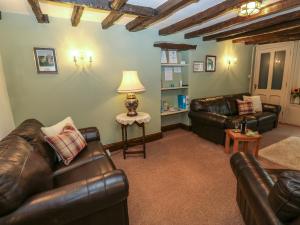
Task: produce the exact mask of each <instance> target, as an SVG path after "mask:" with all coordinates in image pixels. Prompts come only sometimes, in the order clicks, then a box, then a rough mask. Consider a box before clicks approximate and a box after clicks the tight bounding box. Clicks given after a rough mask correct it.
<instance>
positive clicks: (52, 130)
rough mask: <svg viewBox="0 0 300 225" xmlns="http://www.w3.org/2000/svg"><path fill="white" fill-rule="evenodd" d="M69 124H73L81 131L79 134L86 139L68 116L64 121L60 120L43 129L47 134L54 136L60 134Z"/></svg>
mask: <svg viewBox="0 0 300 225" xmlns="http://www.w3.org/2000/svg"><path fill="white" fill-rule="evenodd" d="M67 124H71V125H72V126H73V127H74V128H75V129H76V131H77V132H78V133H79V135H80V136H81V137H82V138H83V139H84V137H83V136H82V134H81V133H80V131H79V130H78V129H77V128H76V126H75V124H74V122H73V120H72V118H71V117H67V118H66V119H64V120H63V121H60V122H58V123H57V124H55V125H53V126H51V127H42V128H41V130H42V132H43V133H44V134H45V135H46V136H48V137H53V136H57V135H59V134H60V133H61V132H62V131H63V129H64V127H65V126H66V125H67Z"/></svg>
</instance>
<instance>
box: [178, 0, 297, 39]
mask: <svg viewBox="0 0 300 225" xmlns="http://www.w3.org/2000/svg"><path fill="white" fill-rule="evenodd" d="M299 5H300V1H299V0H284V1H279V2H275V3H273V4H270V5H266V6H265V7H263V8H262V9H261V11H260V13H258V14H256V15H253V16H249V17H242V16H238V17H234V18H232V19H229V20H226V21H223V22H220V23H217V24H214V25H212V26H209V27H205V28H202V29H199V30H196V31H192V32H189V33H187V34H185V35H184V37H185V38H186V39H189V38H195V37H199V36H202V35H203V34H207V33H212V32H216V31H218V30H222V29H225V28H229V27H232V26H234V25H238V24H240V23H243V22H251V21H254V20H256V19H258V18H262V17H264V16H269V15H272V14H275V13H279V12H282V11H285V10H288V9H291V8H293V7H296V6H299Z"/></svg>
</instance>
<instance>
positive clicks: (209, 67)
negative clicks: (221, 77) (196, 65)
mask: <svg viewBox="0 0 300 225" xmlns="http://www.w3.org/2000/svg"><path fill="white" fill-rule="evenodd" d="M216 69H217V56H215V55H207V56H206V66H205V71H206V72H216Z"/></svg>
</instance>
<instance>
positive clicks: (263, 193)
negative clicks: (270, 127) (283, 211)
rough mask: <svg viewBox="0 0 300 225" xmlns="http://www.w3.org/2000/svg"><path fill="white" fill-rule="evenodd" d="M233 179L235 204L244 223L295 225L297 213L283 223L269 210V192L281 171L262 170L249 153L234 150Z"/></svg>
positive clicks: (297, 221) (232, 161)
mask: <svg viewBox="0 0 300 225" xmlns="http://www.w3.org/2000/svg"><path fill="white" fill-rule="evenodd" d="M230 163H231V167H232V170H233V172H234V174H235V176H236V179H237V197H236V199H237V204H238V206H239V208H240V211H241V214H242V216H243V219H244V221H245V224H246V225H284V224H285V225H289V224H291V225H299V222H300V215H299V217H298V218H297V219H295V220H294V221H292V222H290V223H283V222H281V221H280V219H279V218H278V217H277V215H276V212H274V211H273V209H272V207H271V204H270V201H269V194H270V191H271V190H272V188H273V187H274V185H275V182H277V180H278V177H279V176H280V174H281V173H282V172H283V171H289V170H265V169H263V168H262V167H261V166H260V164H259V163H258V162H257V160H256V159H255V157H254V156H253V155H251V154H245V153H240V152H239V153H236V154H234V155H233V156H232V157H231V160H230Z"/></svg>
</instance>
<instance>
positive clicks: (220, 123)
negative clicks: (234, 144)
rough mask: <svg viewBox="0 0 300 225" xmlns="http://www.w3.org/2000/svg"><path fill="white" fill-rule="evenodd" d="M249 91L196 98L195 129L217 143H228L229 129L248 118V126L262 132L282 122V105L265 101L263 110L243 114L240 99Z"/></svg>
mask: <svg viewBox="0 0 300 225" xmlns="http://www.w3.org/2000/svg"><path fill="white" fill-rule="evenodd" d="M244 95H247V96H248V95H249V93H244V94H236V95H227V96H217V97H210V98H199V99H193V100H192V101H191V105H190V112H189V117H190V119H191V125H192V127H191V129H192V131H193V132H195V133H196V134H198V135H199V136H201V137H203V138H205V139H207V140H210V141H212V142H214V143H216V144H222V145H224V144H225V129H232V128H234V124H235V123H236V122H240V121H241V120H242V119H243V117H246V120H247V127H248V128H249V129H252V130H254V131H259V132H260V133H263V132H266V131H269V130H272V129H273V128H276V127H277V125H278V118H279V113H280V111H281V106H279V105H272V104H265V103H263V111H262V112H257V113H253V114H248V115H245V116H239V115H238V114H239V113H238V106H237V101H236V100H237V99H240V100H242V99H243V96H244Z"/></svg>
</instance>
